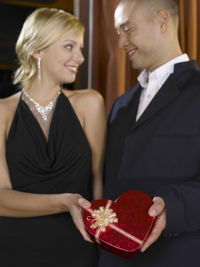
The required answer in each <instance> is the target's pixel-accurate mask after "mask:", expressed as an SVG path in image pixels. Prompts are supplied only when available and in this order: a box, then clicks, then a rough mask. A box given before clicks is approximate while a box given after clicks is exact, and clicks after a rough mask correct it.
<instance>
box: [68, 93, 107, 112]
mask: <svg viewBox="0 0 200 267" xmlns="http://www.w3.org/2000/svg"><path fill="white" fill-rule="evenodd" d="M64 93H65V94H66V96H67V97H68V99H69V101H70V102H71V104H72V106H73V107H74V108H75V109H78V110H80V109H81V110H85V111H89V112H90V111H92V110H94V109H99V108H102V109H103V108H104V99H103V97H102V95H101V94H100V93H99V92H98V91H96V90H94V89H83V90H74V91H71V93H69V91H66V92H64Z"/></svg>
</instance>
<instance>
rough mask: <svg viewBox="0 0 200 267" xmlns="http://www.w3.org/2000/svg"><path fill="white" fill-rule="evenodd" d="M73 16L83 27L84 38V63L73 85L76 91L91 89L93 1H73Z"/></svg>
mask: <svg viewBox="0 0 200 267" xmlns="http://www.w3.org/2000/svg"><path fill="white" fill-rule="evenodd" d="M74 15H75V16H76V17H77V18H78V19H79V20H80V21H81V22H82V23H83V24H84V26H85V38H84V49H83V55H84V57H85V62H84V63H83V65H82V66H81V67H80V69H79V72H78V75H77V80H76V83H75V88H76V89H83V88H91V76H92V48H93V45H92V40H93V37H92V36H93V32H92V31H93V30H92V28H93V0H74Z"/></svg>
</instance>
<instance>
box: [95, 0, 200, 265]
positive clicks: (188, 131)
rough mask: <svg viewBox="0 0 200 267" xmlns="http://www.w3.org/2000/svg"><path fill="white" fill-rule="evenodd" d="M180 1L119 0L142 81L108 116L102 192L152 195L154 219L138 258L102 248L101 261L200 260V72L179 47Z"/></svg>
mask: <svg viewBox="0 0 200 267" xmlns="http://www.w3.org/2000/svg"><path fill="white" fill-rule="evenodd" d="M178 13H179V12H178V6H177V4H176V1H175V0H121V1H120V2H119V4H118V6H117V8H116V11H115V27H116V31H117V33H118V35H119V46H120V48H122V49H124V50H125V51H126V52H127V54H128V56H129V58H130V60H131V62H132V67H133V68H134V69H138V70H141V71H142V72H141V74H140V75H139V77H138V81H139V83H138V84H137V85H136V86H135V87H133V88H132V89H131V90H129V91H128V92H126V93H125V94H124V95H123V96H121V97H119V98H118V99H117V100H116V101H115V103H114V105H113V107H112V110H111V113H110V116H109V127H108V141H107V152H106V163H105V181H106V182H105V197H106V198H108V199H113V200H115V199H116V198H117V197H118V196H119V195H120V194H122V193H123V192H126V191H128V190H142V191H145V192H147V193H148V194H149V195H151V196H152V197H153V201H154V205H153V206H152V207H151V208H150V210H149V214H150V215H151V216H155V217H156V219H155V225H154V227H153V229H152V231H151V233H150V235H149V237H148V239H147V240H146V242H145V243H144V245H143V246H142V248H141V253H140V254H139V255H137V256H136V257H135V258H133V259H124V258H120V257H118V256H115V255H112V254H109V253H107V252H106V251H101V256H100V264H99V266H100V267H126V266H136V267H140V266H148V267H163V266H171V267H177V266H181V267H188V266H192V267H199V266H200V256H199V250H200V71H199V69H198V67H197V64H196V62H195V61H189V58H188V56H187V55H186V54H182V52H181V49H180V44H179V41H178V22H179V14H178Z"/></svg>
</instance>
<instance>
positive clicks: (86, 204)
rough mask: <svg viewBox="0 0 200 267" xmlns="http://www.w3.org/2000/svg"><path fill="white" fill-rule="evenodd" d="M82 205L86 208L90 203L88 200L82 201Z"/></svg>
mask: <svg viewBox="0 0 200 267" xmlns="http://www.w3.org/2000/svg"><path fill="white" fill-rule="evenodd" d="M83 206H84V208H85V209H87V208H90V206H91V204H90V202H86V201H84V202H83Z"/></svg>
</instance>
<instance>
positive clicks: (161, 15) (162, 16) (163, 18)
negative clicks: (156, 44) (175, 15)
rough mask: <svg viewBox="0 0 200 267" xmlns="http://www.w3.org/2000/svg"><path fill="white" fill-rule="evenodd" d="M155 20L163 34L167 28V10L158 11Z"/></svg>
mask: <svg viewBox="0 0 200 267" xmlns="http://www.w3.org/2000/svg"><path fill="white" fill-rule="evenodd" d="M157 20H158V23H159V25H160V30H161V32H162V33H165V32H166V31H167V29H168V26H169V21H170V14H169V12H168V11H167V10H160V11H159V12H158V15H157Z"/></svg>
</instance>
